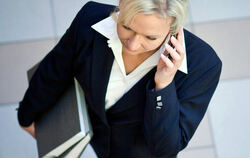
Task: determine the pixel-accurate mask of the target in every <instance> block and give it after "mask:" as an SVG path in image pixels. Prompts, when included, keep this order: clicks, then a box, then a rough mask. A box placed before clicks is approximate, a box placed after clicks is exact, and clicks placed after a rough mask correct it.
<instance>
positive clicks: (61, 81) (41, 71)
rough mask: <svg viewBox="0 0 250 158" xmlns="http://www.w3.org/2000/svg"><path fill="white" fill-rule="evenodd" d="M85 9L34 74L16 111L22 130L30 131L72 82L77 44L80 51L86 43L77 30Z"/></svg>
mask: <svg viewBox="0 0 250 158" xmlns="http://www.w3.org/2000/svg"><path fill="white" fill-rule="evenodd" d="M86 7H87V5H85V6H84V7H83V8H82V9H81V10H80V11H79V12H78V14H77V16H76V17H75V19H74V20H73V22H72V24H71V26H70V27H69V29H68V30H67V31H66V33H65V34H64V35H63V36H62V38H61V39H60V41H59V43H58V44H57V45H56V46H55V47H54V48H53V49H52V50H51V51H50V52H49V53H48V55H46V56H45V58H44V59H43V60H42V61H41V63H40V65H39V67H38V69H37V71H36V72H35V73H34V75H33V77H32V79H31V81H30V83H29V87H28V89H27V91H26V93H25V95H24V98H23V100H22V101H21V102H20V106H19V109H18V121H19V124H20V125H21V126H22V127H23V128H25V127H28V126H29V127H32V125H31V124H32V123H33V122H34V121H35V120H36V117H37V116H38V115H39V114H40V113H41V112H43V111H45V110H46V109H48V108H49V107H50V106H51V105H54V103H55V102H56V100H57V99H58V97H59V96H60V95H61V94H62V93H63V91H64V90H65V88H66V87H67V86H68V84H69V83H70V82H71V81H72V80H73V76H74V60H75V59H76V57H77V55H78V54H77V53H78V50H77V47H79V46H77V44H79V43H80V44H81V48H83V47H84V46H85V45H86V42H85V41H79V37H78V36H79V35H78V34H79V27H82V26H79V25H80V24H79V23H80V22H81V23H83V21H84V19H83V17H84V11H85V8H86ZM81 29H84V28H81Z"/></svg>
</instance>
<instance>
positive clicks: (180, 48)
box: [171, 36, 185, 56]
mask: <svg viewBox="0 0 250 158" xmlns="http://www.w3.org/2000/svg"><path fill="white" fill-rule="evenodd" d="M171 42H172V43H173V45H174V47H175V49H176V51H177V53H179V54H180V56H184V52H185V49H184V46H183V43H182V42H180V41H179V40H177V39H176V38H175V37H174V36H172V37H171Z"/></svg>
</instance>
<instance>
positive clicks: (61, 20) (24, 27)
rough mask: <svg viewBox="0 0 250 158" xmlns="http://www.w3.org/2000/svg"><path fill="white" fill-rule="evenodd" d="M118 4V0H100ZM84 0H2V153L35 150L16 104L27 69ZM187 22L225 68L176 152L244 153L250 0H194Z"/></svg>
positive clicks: (248, 118) (206, 155)
mask: <svg viewBox="0 0 250 158" xmlns="http://www.w3.org/2000/svg"><path fill="white" fill-rule="evenodd" d="M96 1H97V0H96ZM99 2H105V3H109V4H117V0H99ZM85 3H86V0H82V1H80V0H71V1H67V0H42V1H32V0H22V1H18V0H0V81H1V82H0V125H1V130H0V139H1V141H0V157H1V158H15V157H19V158H35V157H37V149H36V142H35V140H34V139H33V138H32V137H30V136H29V135H28V134H27V133H25V132H24V131H22V130H21V129H20V128H19V125H18V123H17V118H16V110H15V109H16V108H17V106H18V102H19V101H20V100H21V99H22V97H23V95H24V92H25V90H26V89H27V87H28V81H27V78H26V71H27V69H29V68H30V67H31V66H33V65H34V64H35V63H37V62H39V61H40V60H41V59H42V58H43V57H44V56H45V55H46V54H47V53H48V52H49V51H50V50H51V49H52V48H53V47H54V46H55V44H56V43H57V41H58V39H60V37H61V36H62V35H63V33H64V32H65V30H66V29H67V27H68V26H69V25H70V23H71V21H72V19H73V18H74V16H75V15H76V13H77V11H78V10H79V9H80V8H81V7H82V6H83V5H84V4H85ZM189 6H190V10H189V19H188V21H187V24H186V26H185V28H187V29H188V30H190V31H191V32H193V33H194V34H196V35H198V36H199V37H200V38H202V39H203V40H205V41H206V42H208V43H209V44H210V45H211V46H212V47H213V48H214V49H215V51H216V52H217V53H218V55H219V56H220V58H221V60H222V62H223V70H222V76H221V80H220V82H219V85H218V88H217V90H216V92H215V94H214V96H213V98H212V100H211V102H210V105H209V108H208V111H207V113H206V115H205V117H204V119H203V120H202V122H201V124H200V126H199V127H198V129H197V131H196V133H195V135H194V137H193V138H192V139H191V141H190V143H189V145H188V147H187V148H186V149H184V150H183V151H181V152H180V153H179V155H178V158H201V157H202V158H247V157H250V153H249V152H248V149H249V146H250V141H249V140H250V139H249V137H250V126H249V123H250V115H249V114H248V111H250V106H249V103H248V101H247V100H248V97H249V90H250V69H249V68H250V62H249V58H250V51H249V50H250V38H249V36H250V29H249V28H250V12H249V10H250V1H248V0H238V1H237V6H236V5H235V1H233V0H221V1H216V0H203V1H200V0H192V1H190V4H189Z"/></svg>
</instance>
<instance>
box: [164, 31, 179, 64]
mask: <svg viewBox="0 0 250 158" xmlns="http://www.w3.org/2000/svg"><path fill="white" fill-rule="evenodd" d="M172 36H174V37H175V38H177V36H178V34H174V35H169V37H167V38H168V39H167V40H168V42H167V43H168V45H170V47H172V48H173V49H174V50H176V48H175V47H174V45H173V44H172V42H171V40H170V39H171V37H172ZM166 56H167V57H168V58H169V59H170V60H171V59H172V57H171V55H170V53H169V52H167V53H166Z"/></svg>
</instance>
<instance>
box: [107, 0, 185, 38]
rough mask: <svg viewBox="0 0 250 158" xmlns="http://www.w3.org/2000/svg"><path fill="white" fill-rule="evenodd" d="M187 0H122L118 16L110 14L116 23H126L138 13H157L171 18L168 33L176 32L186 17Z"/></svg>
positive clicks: (167, 18)
mask: <svg viewBox="0 0 250 158" xmlns="http://www.w3.org/2000/svg"><path fill="white" fill-rule="evenodd" d="M187 4H188V0H122V1H121V2H120V6H119V8H120V9H122V12H121V13H120V15H119V18H117V17H116V15H115V13H116V11H117V10H118V8H117V9H116V10H115V11H114V12H113V13H112V14H111V15H112V17H113V18H114V20H115V21H116V22H117V23H121V24H125V25H127V24H128V23H129V22H130V21H131V20H133V18H134V16H135V15H136V14H138V13H143V14H158V15H159V16H161V17H162V18H165V19H166V20H171V26H170V33H171V34H176V33H177V32H178V31H179V29H180V28H181V27H182V26H183V25H184V23H185V21H186V18H187Z"/></svg>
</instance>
